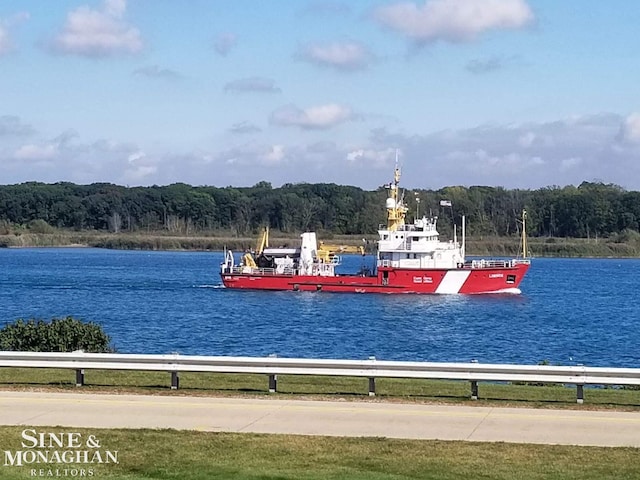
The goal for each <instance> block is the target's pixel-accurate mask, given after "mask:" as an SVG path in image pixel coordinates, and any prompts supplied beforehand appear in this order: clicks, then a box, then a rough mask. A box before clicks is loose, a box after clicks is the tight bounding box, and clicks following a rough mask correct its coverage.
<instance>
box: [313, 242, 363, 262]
mask: <svg viewBox="0 0 640 480" xmlns="http://www.w3.org/2000/svg"><path fill="white" fill-rule="evenodd" d="M341 253H359V254H360V255H364V247H363V246H362V245H361V246H355V245H333V244H329V243H325V242H320V245H319V246H318V251H317V255H318V258H319V259H320V260H322V261H323V262H331V261H333V259H334V258H335V256H336V255H339V254H341Z"/></svg>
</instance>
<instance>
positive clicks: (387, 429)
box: [0, 391, 640, 447]
mask: <svg viewBox="0 0 640 480" xmlns="http://www.w3.org/2000/svg"><path fill="white" fill-rule="evenodd" d="M0 424H2V425H34V426H54V425H60V426H65V427H94V428H175V429H185V430H202V431H216V432H255V433H284V434H301V435H333V436H375V437H394V438H412V439H440V440H467V441H487V442H515V443H541V444H565V445H599V446H632V447H640V413H635V412H631V413H629V412H613V411H586V410H584V411H583V410H579V409H576V410H546V409H530V408H488V407H465V406H444V405H429V404H402V403H385V402H349V401H311V400H286V399H285V400H283V399H269V398H256V399H247V398H216V397H187V396H185V397H182V396H171V397H169V396H150V395H104V394H78V393H54V392H14V391H2V392H0Z"/></svg>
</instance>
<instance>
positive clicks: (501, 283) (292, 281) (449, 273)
mask: <svg viewBox="0 0 640 480" xmlns="http://www.w3.org/2000/svg"><path fill="white" fill-rule="evenodd" d="M528 268H529V264H528V263H521V264H516V265H513V266H509V267H497V268H453V269H396V268H391V267H387V268H382V267H381V268H379V269H378V272H377V275H376V276H360V275H336V276H326V277H323V276H315V275H281V274H263V273H251V272H248V273H240V272H238V273H235V272H234V273H233V274H230V273H224V272H223V273H222V274H221V277H222V282H223V283H224V286H225V287H227V288H237V289H246V290H290V291H312V292H317V291H321V292H342V293H385V294H400V293H402V294H410V293H413V294H458V293H461V294H487V293H520V290H519V289H518V286H519V285H520V282H521V281H522V279H523V278H524V276H525V274H526V273H527V270H528Z"/></svg>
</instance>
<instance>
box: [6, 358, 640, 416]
mask: <svg viewBox="0 0 640 480" xmlns="http://www.w3.org/2000/svg"><path fill="white" fill-rule="evenodd" d="M170 385H171V375H170V374H169V373H163V372H137V371H113V370H87V371H86V372H85V386H84V387H79V388H78V387H76V386H75V372H74V371H72V370H58V369H44V368H42V369H40V368H0V389H43V388H44V389H52V390H61V391H83V392H84V391H86V392H105V393H124V392H130V393H143V394H164V395H211V396H213V395H215V396H224V395H227V396H267V395H271V396H280V397H293V396H300V397H313V398H327V399H338V398H340V399H348V400H360V401H361V400H367V401H369V400H370V397H369V396H368V379H367V378H357V377H324V376H302V375H300V376H297V375H280V376H278V392H277V393H276V394H269V393H268V377H267V376H266V375H252V374H245V375H239V374H211V373H181V374H180V390H178V391H172V390H170ZM470 392H471V389H470V384H469V382H465V381H445V380H417V379H395V378H382V379H377V380H376V394H377V395H376V398H375V400H376V401H383V400H386V401H403V402H431V403H433V402H437V403H449V404H466V405H495V406H523V407H536V408H600V409H605V408H606V409H621V410H640V390H631V389H622V388H585V390H584V395H585V403H584V405H581V406H578V405H577V404H576V389H575V387H574V386H559V385H544V386H529V385H512V384H496V383H480V384H479V394H480V399H479V400H478V401H473V400H470V398H469V397H470Z"/></svg>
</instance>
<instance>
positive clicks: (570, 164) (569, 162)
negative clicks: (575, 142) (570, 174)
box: [560, 157, 582, 171]
mask: <svg viewBox="0 0 640 480" xmlns="http://www.w3.org/2000/svg"><path fill="white" fill-rule="evenodd" d="M581 164H582V159H581V158H577V157H571V158H563V159H562V160H560V169H561V170H563V171H566V170H571V169H572V168H575V167H578V166H580V165H581Z"/></svg>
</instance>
